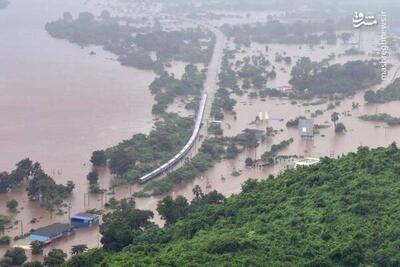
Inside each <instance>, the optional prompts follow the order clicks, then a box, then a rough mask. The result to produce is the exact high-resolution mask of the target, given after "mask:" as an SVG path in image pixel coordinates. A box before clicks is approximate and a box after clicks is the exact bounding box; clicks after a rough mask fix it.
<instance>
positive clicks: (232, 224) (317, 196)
mask: <svg viewBox="0 0 400 267" xmlns="http://www.w3.org/2000/svg"><path fill="white" fill-rule="evenodd" d="M205 197H206V196H204V198H205ZM205 202H207V203H219V204H204V203H205ZM220 202H221V201H219V202H218V201H208V200H207V201H203V202H202V200H201V199H198V200H197V202H196V203H192V205H191V206H192V208H191V209H190V210H191V211H190V212H189V213H188V215H186V216H185V217H184V218H182V219H180V220H179V221H178V222H177V223H175V224H170V225H168V226H166V227H164V228H162V229H158V228H156V227H148V228H146V230H144V231H136V233H137V234H136V235H135V237H134V238H133V240H132V243H133V245H131V246H128V247H126V248H125V249H124V250H123V251H120V252H106V251H104V250H95V251H91V252H89V253H86V254H84V255H83V256H79V257H75V258H73V259H72V261H70V262H68V264H67V266H81V267H83V266H96V264H97V266H358V265H366V266H399V265H400V253H399V252H400V150H399V149H398V148H397V147H396V145H395V144H393V145H391V146H389V147H388V148H378V149H373V150H370V149H368V148H366V147H361V148H359V150H358V152H357V153H350V154H348V155H346V156H343V157H341V158H340V159H337V160H331V159H323V161H322V163H321V164H319V165H317V166H313V167H310V168H304V169H299V170H290V171H286V172H285V173H284V174H282V175H280V176H278V177H276V178H272V177H270V179H267V180H265V181H262V182H255V181H248V182H247V183H246V184H245V185H243V192H242V193H240V194H238V195H234V196H232V197H230V198H228V199H226V200H224V201H223V203H220Z"/></svg>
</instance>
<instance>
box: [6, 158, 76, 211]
mask: <svg viewBox="0 0 400 267" xmlns="http://www.w3.org/2000/svg"><path fill="white" fill-rule="evenodd" d="M24 181H26V182H27V183H28V186H27V188H26V191H27V193H28V197H29V199H30V200H31V201H40V203H41V204H42V205H43V206H44V207H45V208H47V209H52V208H53V207H54V206H56V205H60V204H61V203H62V200H63V199H65V198H67V197H68V196H69V195H70V194H71V192H72V191H73V189H74V187H75V185H74V183H73V182H72V181H68V182H67V184H66V185H62V184H57V183H56V182H55V181H54V180H53V178H51V177H50V176H49V175H47V174H46V173H45V172H44V171H43V169H42V167H41V165H40V163H38V162H35V163H34V162H33V161H31V160H30V159H28V158H27V159H24V160H21V161H20V162H18V163H17V164H16V169H14V170H13V171H12V172H11V173H7V172H2V173H0V193H7V192H8V191H9V190H11V189H12V188H15V187H18V186H21V185H22V183H23V182H24ZM7 206H8V207H9V208H10V209H15V208H16V207H17V206H18V203H15V201H11V202H10V203H7Z"/></svg>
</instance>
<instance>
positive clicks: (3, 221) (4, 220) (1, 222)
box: [0, 214, 11, 232]
mask: <svg viewBox="0 0 400 267" xmlns="http://www.w3.org/2000/svg"><path fill="white" fill-rule="evenodd" d="M10 222H11V219H10V217H8V216H5V215H3V214H0V231H1V232H4V229H5V227H6V225H8V224H9V223H10Z"/></svg>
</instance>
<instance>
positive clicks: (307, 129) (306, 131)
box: [299, 119, 314, 138]
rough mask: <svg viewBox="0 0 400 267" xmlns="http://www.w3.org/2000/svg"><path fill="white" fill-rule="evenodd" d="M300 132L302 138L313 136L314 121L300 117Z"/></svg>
mask: <svg viewBox="0 0 400 267" xmlns="http://www.w3.org/2000/svg"><path fill="white" fill-rule="evenodd" d="M299 133H300V136H301V137H302V138H313V137H314V121H313V120H310V119H299Z"/></svg>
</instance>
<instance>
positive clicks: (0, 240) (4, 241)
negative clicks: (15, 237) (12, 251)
mask: <svg viewBox="0 0 400 267" xmlns="http://www.w3.org/2000/svg"><path fill="white" fill-rule="evenodd" d="M10 243H11V237H10V236H8V235H4V236H2V237H0V246H8V245H10Z"/></svg>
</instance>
